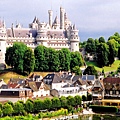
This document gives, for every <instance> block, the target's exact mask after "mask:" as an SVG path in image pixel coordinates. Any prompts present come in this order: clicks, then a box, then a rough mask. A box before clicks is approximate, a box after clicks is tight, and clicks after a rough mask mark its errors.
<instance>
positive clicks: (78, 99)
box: [74, 95, 82, 105]
mask: <svg viewBox="0 0 120 120" xmlns="http://www.w3.org/2000/svg"><path fill="white" fill-rule="evenodd" d="M74 99H75V105H81V101H82V99H81V97H80V96H79V95H76V96H75V97H74Z"/></svg>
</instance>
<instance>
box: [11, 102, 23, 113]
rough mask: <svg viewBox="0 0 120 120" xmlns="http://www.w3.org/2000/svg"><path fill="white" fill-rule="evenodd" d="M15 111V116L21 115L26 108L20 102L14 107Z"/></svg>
mask: <svg viewBox="0 0 120 120" xmlns="http://www.w3.org/2000/svg"><path fill="white" fill-rule="evenodd" d="M13 109H14V114H15V115H21V114H22V113H23V110H24V106H23V104H22V103H20V102H19V101H18V102H16V103H15V104H14V106H13Z"/></svg>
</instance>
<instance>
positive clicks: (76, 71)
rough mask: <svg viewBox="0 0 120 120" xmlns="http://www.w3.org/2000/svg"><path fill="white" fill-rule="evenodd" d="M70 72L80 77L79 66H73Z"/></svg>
mask: <svg viewBox="0 0 120 120" xmlns="http://www.w3.org/2000/svg"><path fill="white" fill-rule="evenodd" d="M71 72H73V73H75V75H82V71H81V69H80V67H79V66H75V67H74V68H73V69H72V70H71Z"/></svg>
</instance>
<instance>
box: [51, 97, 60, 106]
mask: <svg viewBox="0 0 120 120" xmlns="http://www.w3.org/2000/svg"><path fill="white" fill-rule="evenodd" d="M60 107H61V102H60V99H59V98H57V97H54V98H52V108H60Z"/></svg>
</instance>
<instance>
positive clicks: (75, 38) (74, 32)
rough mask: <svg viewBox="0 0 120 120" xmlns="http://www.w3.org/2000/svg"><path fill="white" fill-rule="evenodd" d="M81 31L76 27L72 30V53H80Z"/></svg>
mask: <svg viewBox="0 0 120 120" xmlns="http://www.w3.org/2000/svg"><path fill="white" fill-rule="evenodd" d="M78 32H79V30H77V29H76V27H75V25H74V26H73V27H72V28H71V31H70V33H71V34H70V46H71V47H70V49H71V51H72V52H75V51H79V42H80V40H79V36H78Z"/></svg>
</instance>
